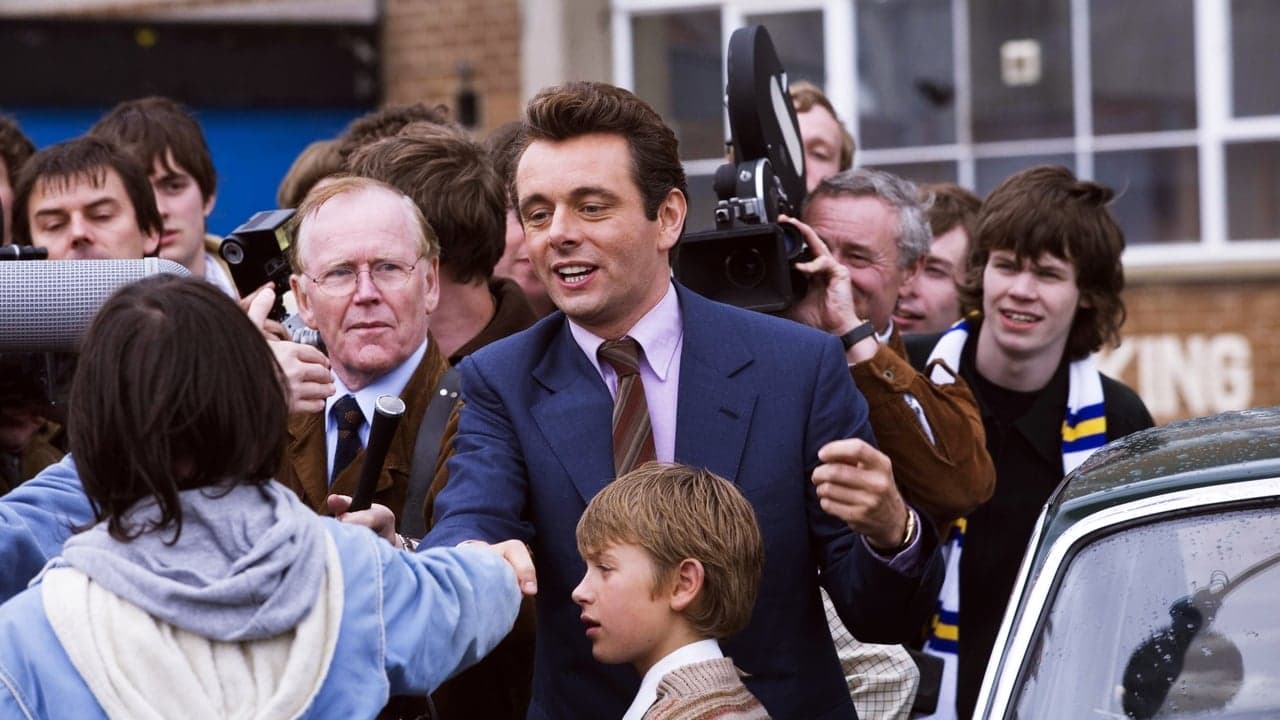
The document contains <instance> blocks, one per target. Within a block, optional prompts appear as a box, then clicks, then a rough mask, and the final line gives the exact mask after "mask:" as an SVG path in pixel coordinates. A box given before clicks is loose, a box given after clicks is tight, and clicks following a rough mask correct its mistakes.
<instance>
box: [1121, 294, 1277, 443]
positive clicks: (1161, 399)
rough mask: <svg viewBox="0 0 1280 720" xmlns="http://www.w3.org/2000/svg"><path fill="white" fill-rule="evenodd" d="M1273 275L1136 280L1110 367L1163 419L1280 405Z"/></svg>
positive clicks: (1126, 302)
mask: <svg viewBox="0 0 1280 720" xmlns="http://www.w3.org/2000/svg"><path fill="white" fill-rule="evenodd" d="M1276 287H1277V282H1276V279H1275V278H1255V279H1243V280H1242V279H1231V278H1224V279H1221V280H1172V281H1165V282H1144V283H1141V284H1134V285H1131V286H1130V287H1129V288H1128V289H1127V290H1126V291H1125V296H1124V297H1125V304H1126V306H1127V308H1128V311H1129V315H1128V321H1127V322H1126V323H1125V326H1124V328H1123V341H1122V342H1121V345H1120V347H1119V348H1117V349H1116V350H1114V351H1111V352H1110V353H1104V354H1103V356H1102V358H1101V364H1102V367H1103V370H1104V372H1107V373H1108V374H1111V375H1113V376H1117V377H1119V378H1120V379H1122V380H1124V381H1125V382H1126V383H1127V384H1128V385H1129V386H1130V387H1132V388H1133V389H1135V390H1137V391H1138V392H1139V394H1140V395H1142V397H1143V400H1144V401H1145V402H1146V403H1147V406H1148V408H1150V409H1151V411H1152V414H1153V415H1155V416H1156V420H1157V422H1167V421H1169V420H1173V419H1177V418H1184V417H1195V416H1198V415H1206V414H1210V413H1214V412H1220V411H1223V410H1239V409H1245V408H1248V407H1262V406H1268V405H1280V376H1277V374H1276V372H1275V369H1276V368H1280V292H1277V290H1276Z"/></svg>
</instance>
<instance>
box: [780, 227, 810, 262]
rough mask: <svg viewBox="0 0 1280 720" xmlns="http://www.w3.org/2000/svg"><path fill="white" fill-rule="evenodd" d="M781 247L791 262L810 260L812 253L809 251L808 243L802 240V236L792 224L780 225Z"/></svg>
mask: <svg viewBox="0 0 1280 720" xmlns="http://www.w3.org/2000/svg"><path fill="white" fill-rule="evenodd" d="M781 227H782V248H783V251H784V252H786V254H787V260H790V261H791V262H804V261H805V260H812V259H813V255H812V254H810V253H809V244H808V243H806V242H805V241H804V236H803V235H801V234H800V231H799V230H797V229H796V228H795V227H794V226H791V225H782V226H781Z"/></svg>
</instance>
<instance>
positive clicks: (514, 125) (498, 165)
mask: <svg viewBox="0 0 1280 720" xmlns="http://www.w3.org/2000/svg"><path fill="white" fill-rule="evenodd" d="M484 143H485V146H486V147H488V148H489V156H490V157H492V158H493V167H494V169H495V170H497V171H498V175H499V176H500V177H501V178H502V186H503V187H504V188H510V187H511V186H512V185H514V184H515V181H516V163H517V162H519V161H520V152H521V150H523V149H524V123H522V122H519V121H516V122H509V123H507V124H506V125H503V126H502V127H499V128H498V129H497V130H494V131H493V132H491V133H489V137H487V138H485V141H484ZM509 201H510V199H509V198H508V202H509Z"/></svg>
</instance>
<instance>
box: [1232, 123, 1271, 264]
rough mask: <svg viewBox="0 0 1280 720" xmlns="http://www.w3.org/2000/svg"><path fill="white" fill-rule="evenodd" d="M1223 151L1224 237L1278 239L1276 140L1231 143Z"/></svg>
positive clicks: (1235, 238)
mask: <svg viewBox="0 0 1280 720" xmlns="http://www.w3.org/2000/svg"><path fill="white" fill-rule="evenodd" d="M1226 150H1227V152H1226V156H1227V231H1228V236H1229V237H1230V238H1231V239H1233V240H1274V239H1276V238H1280V141H1278V140H1270V141H1266V142H1249V143H1233V144H1230V145H1227V148H1226Z"/></svg>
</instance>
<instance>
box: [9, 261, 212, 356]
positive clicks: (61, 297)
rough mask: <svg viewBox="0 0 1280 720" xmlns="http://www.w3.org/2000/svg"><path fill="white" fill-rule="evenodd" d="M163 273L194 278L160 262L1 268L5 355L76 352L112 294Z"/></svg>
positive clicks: (24, 264) (62, 263)
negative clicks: (82, 338)
mask: <svg viewBox="0 0 1280 720" xmlns="http://www.w3.org/2000/svg"><path fill="white" fill-rule="evenodd" d="M157 273H172V274H174V275H190V274H191V273H190V272H188V271H187V269H186V268H185V267H183V266H181V265H179V264H178V263H176V262H173V261H172V260H162V259H160V258H144V259H141V260H39V261H33V262H0V352H74V351H75V350H76V348H77V346H78V345H79V343H80V338H81V337H82V336H83V335H84V333H85V331H86V330H87V329H88V328H89V323H90V322H92V321H93V316H94V315H96V314H97V313H98V308H100V307H102V304H103V303H105V302H106V301H107V298H109V297H111V295H112V293H114V292H115V291H116V290H118V289H119V288H121V287H123V286H125V285H128V284H129V283H131V282H134V281H135V280H141V279H142V278H143V277H146V276H147V275H155V274H157Z"/></svg>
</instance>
